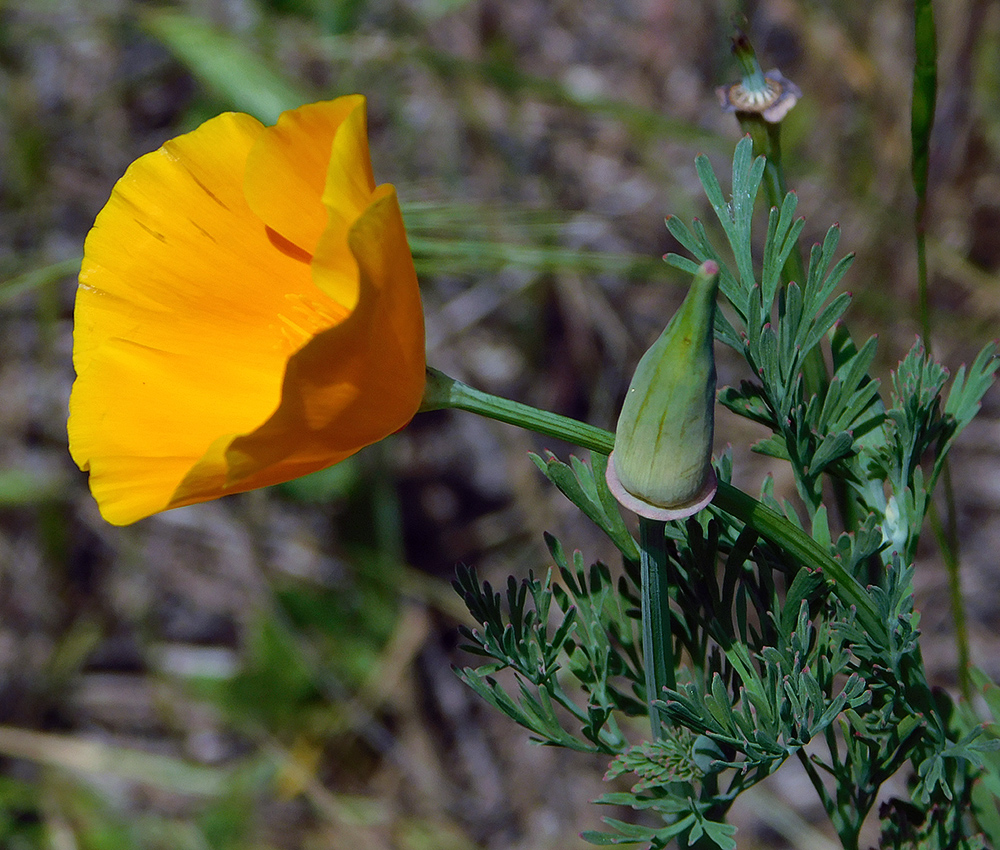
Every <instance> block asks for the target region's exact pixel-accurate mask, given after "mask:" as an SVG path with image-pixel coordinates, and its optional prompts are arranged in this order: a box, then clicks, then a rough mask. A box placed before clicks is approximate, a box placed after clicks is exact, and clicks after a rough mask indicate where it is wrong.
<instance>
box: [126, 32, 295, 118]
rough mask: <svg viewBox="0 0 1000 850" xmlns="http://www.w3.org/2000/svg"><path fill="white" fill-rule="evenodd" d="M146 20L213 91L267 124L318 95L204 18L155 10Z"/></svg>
mask: <svg viewBox="0 0 1000 850" xmlns="http://www.w3.org/2000/svg"><path fill="white" fill-rule="evenodd" d="M143 24H144V26H145V28H146V29H147V30H148V31H149V32H150V33H151V34H152V35H153V36H154V37H155V38H156V39H158V40H159V41H160V42H162V43H163V44H164V45H165V46H166V47H167V48H168V49H169V50H170V51H171V52H172V53H174V54H175V55H176V56H177V58H178V59H180V60H181V61H182V62H183V63H184V64H185V65H186V66H187V68H188V69H189V70H190V71H191V73H192V74H194V76H195V77H197V78H198V79H199V80H200V81H201V82H202V83H203V84H204V85H205V86H206V87H207V88H208V89H209V90H210V91H212V92H213V93H214V94H215V95H217V96H218V97H221V98H222V99H223V100H225V101H226V102H227V103H230V104H232V106H233V107H234V108H235V109H238V110H240V111H241V112H248V113H249V114H250V115H253V116H254V117H255V118H258V119H259V120H260V121H262V122H263V123H265V124H274V123H275V122H276V121H277V120H278V116H279V115H280V114H281V113H282V112H284V111H285V110H286V109H294V108H295V107H297V106H301V105H302V104H303V103H308V102H309V101H310V100H312V99H313V98H312V96H311V95H310V94H309V93H308V92H306V91H305V90H303V89H299V88H298V87H297V86H295V85H293V84H292V83H291V82H289V81H288V80H287V79H285V78H284V77H283V76H282V75H281V74H279V73H278V72H277V71H275V70H273V69H271V68H269V67H268V66H267V63H266V62H265V61H264V60H263V59H262V58H261V57H260V56H257V55H256V54H254V53H253V52H252V51H251V50H249V49H248V48H247V47H246V45H245V44H244V43H243V41H242V40H241V39H240V38H238V37H237V36H236V35H234V34H231V33H227V32H224V31H222V30H218V29H216V28H215V27H213V26H212V25H211V24H209V23H208V22H207V21H205V20H204V19H203V18H199V17H195V16H194V15H187V14H184V13H181V12H151V13H149V14H147V15H145V16H144V18H143Z"/></svg>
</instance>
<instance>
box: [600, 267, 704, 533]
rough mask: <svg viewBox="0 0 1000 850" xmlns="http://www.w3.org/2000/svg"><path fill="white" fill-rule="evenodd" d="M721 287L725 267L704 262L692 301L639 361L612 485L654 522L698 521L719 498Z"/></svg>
mask: <svg viewBox="0 0 1000 850" xmlns="http://www.w3.org/2000/svg"><path fill="white" fill-rule="evenodd" d="M718 289H719V267H718V265H717V264H716V263H714V262H711V261H708V262H705V263H702V265H701V267H700V268H699V269H698V273H697V274H696V275H695V278H694V281H693V283H692V284H691V289H690V291H689V292H688V294H687V297H686V298H685V299H684V303H683V304H681V307H680V309H679V310H678V311H677V312H676V313H675V314H674V316H673V318H671V320H670V322H669V323H668V324H667V327H666V328H665V329H664V330H663V333H661V334H660V336H659V338H658V339H657V340H656V342H654V343H653V345H652V346H651V347H650V349H649V350H648V351H647V352H646V353H645V354H644V355H643V356H642V358H641V359H640V360H639V365H638V366H637V367H636V370H635V374H634V375H633V376H632V381H631V383H630V384H629V388H628V393H627V394H626V396H625V402H624V403H623V404H622V411H621V414H620V416H619V417H618V427H617V429H616V431H615V448H614V451H613V452H611V457H610V458H609V463H608V468H607V481H608V486H609V487H610V488H611V492H612V493H613V494H614V495H615V498H616V499H618V501H619V502H620V503H621V504H622V505H624V506H625V507H626V508H628V509H629V510H632V511H635V513H637V514H639V515H640V516H644V517H647V518H649V519H656V520H671V519H681V518H683V517H686V516H690V515H691V514H693V513H696V512H697V511H699V510H701V509H702V508H703V507H705V505H707V504H708V503H709V502H710V501H711V500H712V497H713V496H714V495H715V491H716V488H717V483H716V476H715V470H713V469H712V438H713V435H714V428H715V355H714V352H713V349H712V344H713V341H714V338H715V337H714V330H713V328H714V318H715V299H716V293H717V292H718Z"/></svg>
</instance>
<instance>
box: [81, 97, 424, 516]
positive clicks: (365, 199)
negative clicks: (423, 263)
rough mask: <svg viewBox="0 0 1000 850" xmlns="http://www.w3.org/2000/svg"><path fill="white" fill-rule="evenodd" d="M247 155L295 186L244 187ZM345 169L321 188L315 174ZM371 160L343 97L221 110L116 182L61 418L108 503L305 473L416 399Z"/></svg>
mask: <svg viewBox="0 0 1000 850" xmlns="http://www.w3.org/2000/svg"><path fill="white" fill-rule="evenodd" d="M299 113H301V114H299ZM355 115H357V116H358V117H352V116H355ZM348 119H350V120H348ZM342 125H345V126H346V127H349V128H350V129H349V130H348V138H347V141H345V142H338V139H340V132H339V130H340V129H341V127H342ZM359 127H360V136H359V132H358V128H359ZM317 128H318V129H317ZM331 128H332V129H331ZM330 132H332V136H330ZM359 138H360V140H361V144H360V146H359V144H358V139H359ZM338 144H339V147H338ZM344 148H346V153H345V154H342V156H343V157H344V160H343V162H341V161H339V160H337V156H338V154H337V151H338V150H341V149H344ZM261 151H263V153H261ZM275 152H277V153H275ZM278 154H281V155H278ZM331 154H332V155H333V159H334V160H337V161H338V163H339V164H340V166H341V167H340V168H334V167H333V163H332V162H331ZM251 163H255V168H263V167H265V166H266V168H268V169H270V171H269V174H270V178H271V183H272V185H273V187H277V188H278V189H284V190H289V189H295V190H296V191H299V192H301V193H302V196H301V197H296V198H294V199H293V200H294V201H295V203H294V204H292V205H290V206H289V205H287V204H286V205H284V206H283V205H282V204H283V202H282V201H281V199H280V197H279V195H280V192H278V191H276V192H270V191H269V190H268V187H266V186H264V187H263V188H262V184H261V183H260V182H259V181H258V183H257V188H256V189H253V191H251V190H250V187H251V186H252V185H253V184H254V181H255V180H257V177H253V178H252V179H251V177H250V175H251V171H250V170H249V169H250V164H251ZM262 163H264V164H265V165H262ZM317 170H318V171H319V173H320V175H321V181H322V182H321V184H320V186H319V187H318V188H317V185H316V180H315V175H316V173H317ZM345 170H346V171H347V174H346V176H345V175H341V177H340V178H339V179H341V182H343V183H344V185H343V190H342V191H340V192H338V190H337V186H335V185H332V183H331V179H330V178H329V175H331V174H334V173H338V174H341V172H344V171H345ZM359 170H360V175H359V173H358V172H359ZM370 175H371V170H370V165H369V164H368V156H367V141H366V136H365V132H364V112H363V99H361V98H358V97H352V98H343V99H341V100H337V101H331V102H329V103H327V104H314V105H312V106H309V107H304V108H303V110H296V111H295V112H293V113H290V114H286V115H285V116H282V119H281V120H280V121H279V124H278V125H277V126H276V127H274V128H264V127H262V126H261V125H260V124H259V123H258V122H256V121H255V120H254V119H252V118H250V117H249V116H245V115H234V114H229V115H223V116H220V117H218V118H216V119H213V120H211V121H209V122H207V123H206V124H204V125H202V126H201V127H199V128H198V129H197V130H195V131H194V132H193V133H189V134H187V135H185V136H181V137H179V138H177V139H174V140H173V141H171V142H168V143H167V144H166V145H164V147H163V148H161V149H160V150H159V151H156V152H154V153H152V154H149V155H147V156H145V157H142V158H141V159H139V160H138V161H137V162H136V163H134V164H133V165H132V166H131V167H130V168H129V170H128V172H126V174H125V176H124V177H123V178H122V179H121V180H120V181H119V183H118V184H117V185H116V187H115V189H114V191H113V193H112V196H111V199H110V200H109V201H108V204H107V206H106V207H105V209H104V210H103V211H102V212H101V214H100V215H99V216H98V218H97V221H96V222H95V226H94V228H93V230H92V231H91V233H90V235H89V236H88V239H87V243H86V246H85V257H84V264H83V269H82V271H81V276H80V289H79V292H78V296H77V306H76V331H75V341H74V364H75V366H76V369H77V376H78V377H77V381H76V383H75V385H74V388H73V394H72V397H71V400H70V422H69V431H70V450H71V452H72V454H73V457H74V459H75V460H76V462H77V463H78V464H79V465H80V466H81V468H83V469H89V470H90V474H91V478H90V481H91V490H92V492H93V493H94V496H95V498H96V499H97V501H98V504H99V506H100V507H101V510H102V513H103V515H104V516H105V518H106V519H108V520H109V521H110V522H113V523H116V524H124V523H128V522H133V521H135V520H136V519H139V518H141V517H143V516H147V515H149V514H151V513H154V512H156V511H160V510H164V509H166V508H168V507H177V506H179V505H181V504H189V503H191V502H195V501H204V500H206V499H212V498H217V497H218V496H221V495H224V494H225V493H228V492H239V491H242V490H247V489H251V488H253V487H259V486H265V485H267V484H273V483H276V482H278V481H283V480H287V479H289V478H292V477H296V476H298V475H302V474H305V473H307V472H312V471H314V470H316V469H320V468H323V467H325V466H328V465H330V464H332V463H335V462H337V461H339V460H341V459H343V458H344V457H346V456H347V455H349V454H352V453H353V452H355V451H357V450H358V449H360V448H362V447H363V446H364V445H368V444H369V443H371V442H375V441H376V440H379V439H381V438H382V437H384V436H386V435H387V434H389V433H392V432H393V431H395V430H397V429H398V428H400V427H402V426H403V425H405V424H406V422H408V421H409V419H410V418H411V417H412V416H413V414H414V412H415V411H416V409H417V407H418V405H419V401H420V393H421V392H422V387H423V375H424V365H423V317H422V313H421V308H420V300H419V292H418V290H417V285H416V277H415V274H414V272H413V265H412V259H411V258H410V254H409V250H408V247H407V245H406V238H405V233H404V231H403V225H402V217H401V215H400V213H399V208H398V204H397V203H396V200H395V192H394V190H392V188H391V187H388V186H386V187H381V188H379V189H377V190H375V191H374V192H372V191H371V188H370V187H371V176H370ZM345 181H346V182H345ZM245 185H246V186H247V187H248V191H247V195H249V197H250V202H248V199H247V195H245V194H244V186H245ZM359 185H360V186H362V187H364V186H367V187H369V189H368V193H367V196H364V195H363V194H362V193H359V191H358V186H359ZM359 204H360V209H359V208H358V207H359ZM352 210H356V212H355V213H354V216H353V220H349V219H350V213H351V211H352ZM257 212H261V213H263V214H264V215H266V217H267V220H264V219H262V218H261V216H260V215H258V214H256V213H257ZM316 221H322V222H324V227H323V228H322V229H321V230H320V231H319V232H318V233H317V235H315V236H314V237H312V241H311V242H310V241H307V240H308V239H309V230H308V228H309V227H314V223H315V222H316ZM345 223H346V225H347V227H346V229H345ZM317 242H319V245H317ZM314 251H315V252H316V253H317V259H316V260H315V261H313V262H312V265H310V261H311V259H312V254H313V252H314ZM331 280H337V281H338V283H337V285H336V286H333V285H329V286H328V285H326V284H327V282H328V281H331ZM317 283H320V284H321V285H319V286H318V285H317ZM332 290H340V291H349V292H352V293H354V295H353V297H351V298H349V299H347V303H345V302H344V300H342V299H335V298H332V297H330V294H328V292H329V291H332Z"/></svg>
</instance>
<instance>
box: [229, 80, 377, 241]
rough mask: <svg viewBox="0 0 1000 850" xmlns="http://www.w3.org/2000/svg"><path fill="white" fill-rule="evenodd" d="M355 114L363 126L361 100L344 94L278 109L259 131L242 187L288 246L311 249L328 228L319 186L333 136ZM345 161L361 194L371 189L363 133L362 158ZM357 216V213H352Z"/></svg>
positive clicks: (323, 182)
mask: <svg viewBox="0 0 1000 850" xmlns="http://www.w3.org/2000/svg"><path fill="white" fill-rule="evenodd" d="M352 113H357V114H359V115H360V116H361V121H362V127H364V114H365V99H364V98H363V97H361V96H360V95H348V96H347V97H341V98H338V99H337V100H334V101H326V102H323V103H312V104H309V105H307V106H302V107H300V108H298V109H293V110H291V111H289V112H285V113H282V115H281V117H280V118H279V119H278V123H277V124H275V125H274V127H271V128H268V130H267V132H266V133H264V134H262V135H261V137H260V139H259V140H258V141H257V144H255V145H254V147H253V150H251V151H250V155H249V157H248V158H247V162H246V173H245V175H244V181H243V187H244V191H245V194H246V198H247V202H248V203H249V205H250V209H251V210H253V212H254V213H255V214H256V215H257V216H258V217H259V218H260V219H261V220H262V221H263V222H264V223H265V224H266V225H268V226H269V227H271V228H272V229H273V230H275V231H277V232H278V233H280V234H281V235H282V236H283V237H285V239H287V240H288V241H289V242H291V243H292V244H294V245H296V246H298V247H300V248H302V249H303V250H304V251H306V252H308V253H312V249H313V247H314V246H315V245H316V243H317V242H318V241H319V237H320V235H321V234H322V233H323V231H324V230H325V229H326V225H327V210H326V209H325V208H324V207H323V203H322V197H323V189H324V187H325V185H326V177H327V171H328V170H329V168H330V165H331V159H336V158H335V157H333V158H331V151H332V148H333V142H334V138H335V137H336V136H337V131H338V129H339V128H340V125H341V124H342V123H343V122H344V120H345V118H347V116H349V115H351V114H352ZM359 160H360V161H358V159H356V160H354V161H352V162H351V163H350V164H349V165H350V167H351V168H352V169H354V170H355V171H357V172H359V174H358V179H360V180H362V181H363V182H364V185H365V195H366V196H367V195H371V192H372V189H374V188H375V179H374V178H373V177H372V170H371V161H370V160H369V158H368V142H367V137H366V138H365V140H364V152H363V156H361V157H360V158H359ZM355 217H357V213H355Z"/></svg>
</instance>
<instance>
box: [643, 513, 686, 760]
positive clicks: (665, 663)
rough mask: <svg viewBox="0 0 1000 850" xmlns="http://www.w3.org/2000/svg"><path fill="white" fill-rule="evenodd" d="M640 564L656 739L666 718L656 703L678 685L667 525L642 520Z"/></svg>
mask: <svg viewBox="0 0 1000 850" xmlns="http://www.w3.org/2000/svg"><path fill="white" fill-rule="evenodd" d="M639 565H640V568H641V576H642V658H643V666H644V667H645V668H646V701H647V702H648V703H649V723H650V726H651V727H652V730H653V740H654V741H658V740H660V739H661V738H662V737H663V725H664V723H666V718H665V717H664V716H663V713H662V711H661V710H660V709H659V708H658V707H657V706H656V705H655V704H654V703H655V701H656V700H659V699H663V689H664V688H670V689H671V690H673V689H674V688H675V687H676V686H677V681H676V679H675V677H674V667H675V661H674V644H673V635H672V634H671V625H670V581H669V579H668V577H667V536H666V523H665V522H663V521H662V520H656V519H646V518H645V517H643V516H640V517H639Z"/></svg>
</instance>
